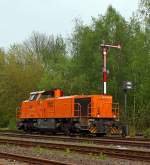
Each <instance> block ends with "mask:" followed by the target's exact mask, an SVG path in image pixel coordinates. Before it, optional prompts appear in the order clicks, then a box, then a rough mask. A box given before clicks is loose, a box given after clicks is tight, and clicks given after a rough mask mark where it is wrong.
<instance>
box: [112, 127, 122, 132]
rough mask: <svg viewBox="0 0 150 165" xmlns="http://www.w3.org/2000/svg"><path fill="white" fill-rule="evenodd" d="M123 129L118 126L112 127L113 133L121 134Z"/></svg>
mask: <svg viewBox="0 0 150 165" xmlns="http://www.w3.org/2000/svg"><path fill="white" fill-rule="evenodd" d="M120 133H121V130H120V129H119V128H116V127H111V134H120Z"/></svg>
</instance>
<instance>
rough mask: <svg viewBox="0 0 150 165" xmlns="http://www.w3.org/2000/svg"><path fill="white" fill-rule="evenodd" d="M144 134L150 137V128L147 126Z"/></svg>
mask: <svg viewBox="0 0 150 165" xmlns="http://www.w3.org/2000/svg"><path fill="white" fill-rule="evenodd" d="M143 135H144V137H145V138H150V128H147V129H146V130H145V131H144V132H143Z"/></svg>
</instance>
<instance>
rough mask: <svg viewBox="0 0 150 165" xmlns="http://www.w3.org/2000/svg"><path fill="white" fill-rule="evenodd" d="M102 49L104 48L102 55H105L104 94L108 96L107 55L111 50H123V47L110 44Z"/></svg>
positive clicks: (102, 45) (104, 45)
mask: <svg viewBox="0 0 150 165" xmlns="http://www.w3.org/2000/svg"><path fill="white" fill-rule="evenodd" d="M100 47H101V48H102V55H103V94H104V95H106V93H107V54H108V50H109V48H116V49H121V46H120V45H119V44H118V45H108V44H101V45H100Z"/></svg>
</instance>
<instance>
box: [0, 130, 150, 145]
mask: <svg viewBox="0 0 150 165" xmlns="http://www.w3.org/2000/svg"><path fill="white" fill-rule="evenodd" d="M0 135H1V134H0ZM3 135H7V136H11V137H20V138H32V139H44V140H55V141H65V142H80V143H89V144H90V143H91V144H99V145H103V144H105V145H106V144H112V145H121V146H132V147H133V146H134V147H145V148H150V141H135V140H134V141H131V140H116V139H105V138H101V139H100V138H99V139H98V138H79V137H62V136H45V135H32V134H14V133H11V134H9V133H4V134H3Z"/></svg>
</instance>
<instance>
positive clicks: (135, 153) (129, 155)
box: [0, 138, 150, 162]
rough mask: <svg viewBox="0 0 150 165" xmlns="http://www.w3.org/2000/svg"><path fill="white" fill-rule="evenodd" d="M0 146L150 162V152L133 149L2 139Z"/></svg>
mask: <svg viewBox="0 0 150 165" xmlns="http://www.w3.org/2000/svg"><path fill="white" fill-rule="evenodd" d="M0 144H9V145H19V146H23V147H37V146H38V147H42V148H47V149H59V150H66V148H67V149H69V150H70V151H75V152H80V153H82V154H89V153H90V154H96V155H99V154H100V153H103V154H106V155H108V156H110V157H116V158H122V159H129V160H138V161H139V160H141V161H146V162H150V151H141V150H133V149H123V148H122V149H118V148H110V147H101V146H87V145H81V144H70V143H66V142H63V143H60V142H59V143H54V142H53V143H52V142H41V141H39V140H36V141H35V140H20V139H18V140H17V139H15V140H14V139H13V140H12V139H2V138H1V139H0Z"/></svg>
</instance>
